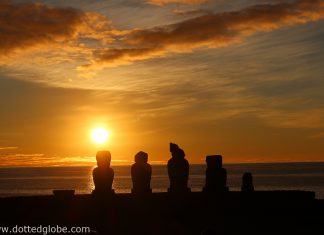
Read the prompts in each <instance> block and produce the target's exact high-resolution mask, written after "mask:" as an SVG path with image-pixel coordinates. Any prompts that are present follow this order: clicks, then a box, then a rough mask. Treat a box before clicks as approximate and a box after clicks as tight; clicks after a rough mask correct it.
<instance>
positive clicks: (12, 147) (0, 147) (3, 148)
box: [0, 146, 18, 150]
mask: <svg viewBox="0 0 324 235" xmlns="http://www.w3.org/2000/svg"><path fill="white" fill-rule="evenodd" d="M17 148H18V147H15V146H8V147H6V146H4V147H2V146H0V150H15V149H17Z"/></svg>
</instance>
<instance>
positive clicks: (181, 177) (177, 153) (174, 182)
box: [168, 143, 190, 192]
mask: <svg viewBox="0 0 324 235" xmlns="http://www.w3.org/2000/svg"><path fill="white" fill-rule="evenodd" d="M170 152H171V155H172V158H171V159H170V160H169V161H168V175H169V180H170V188H169V192H188V191H190V188H188V178H189V163H188V161H187V160H186V159H185V153H184V151H183V150H182V149H181V148H179V146H178V145H176V144H173V143H170Z"/></svg>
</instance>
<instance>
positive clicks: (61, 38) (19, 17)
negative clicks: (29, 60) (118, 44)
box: [0, 1, 118, 56]
mask: <svg viewBox="0 0 324 235" xmlns="http://www.w3.org/2000/svg"><path fill="white" fill-rule="evenodd" d="M115 33H116V34H118V32H117V31H116V30H115V29H114V28H113V27H112V25H111V22H110V21H109V20H108V19H107V18H105V17H104V16H102V15H100V14H97V13H91V12H82V11H80V10H78V9H74V8H60V7H49V6H46V5H44V4H40V3H26V4H14V3H11V2H8V1H6V2H2V3H0V41H1V44H0V54H1V56H4V55H5V56H8V55H12V54H13V53H15V52H20V51H25V50H27V49H35V48H37V47H39V46H42V49H44V48H47V49H51V47H52V46H54V45H56V46H60V47H61V48H65V47H66V48H68V47H67V46H68V45H70V46H71V45H74V44H75V45H77V43H78V40H80V39H82V38H85V39H89V38H90V39H96V40H100V41H102V42H103V43H108V42H110V41H111V39H112V35H114V34H115Z"/></svg>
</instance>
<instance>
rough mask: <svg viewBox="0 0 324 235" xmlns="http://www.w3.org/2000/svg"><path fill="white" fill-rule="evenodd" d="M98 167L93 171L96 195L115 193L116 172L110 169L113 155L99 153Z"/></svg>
mask: <svg viewBox="0 0 324 235" xmlns="http://www.w3.org/2000/svg"><path fill="white" fill-rule="evenodd" d="M96 160H97V167H96V168H94V169H93V171H92V176H93V182H94V185H95V190H94V191H93V193H94V194H109V193H113V190H112V183H113V180H114V170H113V169H112V168H111V167H110V160H111V154H110V152H109V151H99V152H97V155H96Z"/></svg>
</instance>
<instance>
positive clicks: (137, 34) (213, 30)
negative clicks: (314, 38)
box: [83, 0, 324, 68]
mask: <svg viewBox="0 0 324 235" xmlns="http://www.w3.org/2000/svg"><path fill="white" fill-rule="evenodd" d="M323 18H324V1H323V0H299V1H296V2H294V3H281V4H276V5H256V6H252V7H248V8H246V9H242V10H240V11H233V12H224V13H214V14H206V15H203V16H199V17H196V18H193V19H189V20H185V21H183V22H180V23H176V24H170V25H165V26H161V27H155V28H151V29H142V30H133V31H131V32H130V33H128V34H127V35H126V36H125V37H124V38H123V40H122V41H121V42H120V44H119V46H118V47H114V48H113V49H103V50H97V51H95V52H94V59H93V61H92V63H90V64H87V65H84V66H83V68H101V67H105V66H116V65H120V64H127V63H131V62H134V61H138V60H144V59H148V58H153V57H157V56H164V55H166V54H167V53H183V52H191V51H192V50H194V49H196V48H201V47H209V48H218V47H224V46H228V45H230V44H233V43H235V42H239V41H240V40H242V39H243V38H244V37H247V36H249V35H252V34H253V33H256V32H267V31H272V30H275V29H278V28H280V27H284V26H291V25H297V24H304V23H308V22H312V21H317V20H321V19H323Z"/></svg>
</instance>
